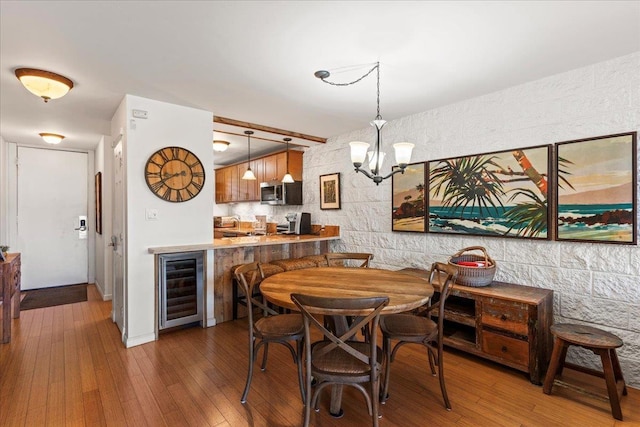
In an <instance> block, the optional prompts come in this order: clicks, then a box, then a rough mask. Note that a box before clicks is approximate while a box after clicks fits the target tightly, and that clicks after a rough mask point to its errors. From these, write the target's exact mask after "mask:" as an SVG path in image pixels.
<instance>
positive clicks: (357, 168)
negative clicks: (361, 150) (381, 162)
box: [355, 166, 375, 179]
mask: <svg viewBox="0 0 640 427" xmlns="http://www.w3.org/2000/svg"><path fill="white" fill-rule="evenodd" d="M355 170H356V173H357V172H361V173H363V174H364V176H366V177H367V178H369V179H373V178H374V177H375V175H373V174H371V173H369V172H367V170H366V169H362V167H360V166H356V167H355Z"/></svg>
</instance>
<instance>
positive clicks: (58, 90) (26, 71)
mask: <svg viewBox="0 0 640 427" xmlns="http://www.w3.org/2000/svg"><path fill="white" fill-rule="evenodd" d="M15 73H16V77H17V78H18V80H20V83H22V84H23V85H24V87H25V88H27V90H28V91H29V92H31V93H32V94H34V95H36V96H39V97H41V98H42V99H44V102H49V100H50V99H57V98H61V97H63V96H65V95H66V94H67V92H69V91H70V90H71V89H72V88H73V82H72V81H71V80H69V79H68V78H66V77H64V76H61V75H60V74H56V73H52V72H51V71H44V70H36V69H33V68H18V69H17V70H16V71H15Z"/></svg>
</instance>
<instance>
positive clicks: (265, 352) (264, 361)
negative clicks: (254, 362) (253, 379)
mask: <svg viewBox="0 0 640 427" xmlns="http://www.w3.org/2000/svg"><path fill="white" fill-rule="evenodd" d="M268 354H269V343H268V342H265V343H264V349H263V350H262V365H261V366H260V370H261V371H263V372H264V371H265V370H266V369H267V355H268Z"/></svg>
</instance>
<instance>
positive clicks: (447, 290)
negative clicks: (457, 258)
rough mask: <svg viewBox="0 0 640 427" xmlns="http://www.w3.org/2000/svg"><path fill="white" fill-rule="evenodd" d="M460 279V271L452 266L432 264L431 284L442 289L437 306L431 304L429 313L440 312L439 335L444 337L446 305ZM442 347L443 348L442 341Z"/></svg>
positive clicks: (439, 263)
mask: <svg viewBox="0 0 640 427" xmlns="http://www.w3.org/2000/svg"><path fill="white" fill-rule="evenodd" d="M457 277H458V269H457V268H455V267H454V266H452V265H451V264H445V263H442V262H434V263H433V264H431V270H430V272H429V283H430V284H431V285H432V286H434V285H435V286H436V287H438V288H439V289H440V298H439V299H438V302H437V303H435V304H431V305H430V306H429V307H428V309H427V311H428V312H432V311H435V310H438V333H439V336H442V333H443V329H444V305H445V303H446V301H447V298H448V297H449V295H450V294H451V290H452V289H453V284H454V283H455V281H456V278H457ZM439 345H440V346H442V339H440V343H439Z"/></svg>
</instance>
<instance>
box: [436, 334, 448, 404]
mask: <svg viewBox="0 0 640 427" xmlns="http://www.w3.org/2000/svg"><path fill="white" fill-rule="evenodd" d="M442 352H443V350H442V343H440V347H439V348H438V377H439V378H438V379H439V380H440V390H441V391H442V398H443V399H444V406H446V408H447V411H450V410H451V402H449V395H448V394H447V387H446V386H445V385H444V363H443V362H442Z"/></svg>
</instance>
